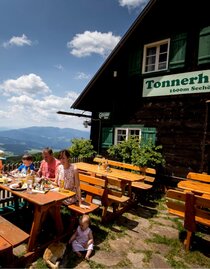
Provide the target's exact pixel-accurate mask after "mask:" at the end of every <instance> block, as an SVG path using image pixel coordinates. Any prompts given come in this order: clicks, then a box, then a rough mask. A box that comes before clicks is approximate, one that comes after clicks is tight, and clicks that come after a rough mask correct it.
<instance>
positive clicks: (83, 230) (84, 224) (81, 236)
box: [69, 215, 93, 260]
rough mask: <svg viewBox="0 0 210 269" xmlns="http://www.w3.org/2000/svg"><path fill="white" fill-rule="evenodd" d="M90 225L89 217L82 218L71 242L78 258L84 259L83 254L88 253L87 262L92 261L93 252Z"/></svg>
mask: <svg viewBox="0 0 210 269" xmlns="http://www.w3.org/2000/svg"><path fill="white" fill-rule="evenodd" d="M89 225H90V218H89V216H88V215H83V216H82V217H81V218H80V221H79V226H78V227H77V230H76V232H75V233H74V234H73V235H72V236H71V238H70V240H69V244H72V249H73V251H74V252H75V253H76V254H77V255H78V257H82V253H81V252H84V251H87V253H86V255H85V259H86V260H89V259H90V255H91V253H92V251H93V234H92V231H91V229H90V228H89ZM80 251H81V252H80Z"/></svg>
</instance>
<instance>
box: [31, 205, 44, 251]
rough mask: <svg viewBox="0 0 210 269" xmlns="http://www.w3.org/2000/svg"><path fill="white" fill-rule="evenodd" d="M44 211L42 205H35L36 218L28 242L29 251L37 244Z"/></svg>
mask: <svg viewBox="0 0 210 269" xmlns="http://www.w3.org/2000/svg"><path fill="white" fill-rule="evenodd" d="M43 212H44V211H43V210H42V208H41V207H39V206H36V207H35V210H34V220H33V223H32V227H31V232H30V238H29V242H28V251H32V250H33V248H34V246H35V242H36V238H37V235H38V231H39V228H40V227H41V219H42V215H43Z"/></svg>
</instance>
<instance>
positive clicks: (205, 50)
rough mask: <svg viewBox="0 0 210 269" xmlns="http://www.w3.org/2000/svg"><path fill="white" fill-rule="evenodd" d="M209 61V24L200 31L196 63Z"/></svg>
mask: <svg viewBox="0 0 210 269" xmlns="http://www.w3.org/2000/svg"><path fill="white" fill-rule="evenodd" d="M209 62H210V26H208V27H205V28H203V29H202V30H201V31H200V39H199V49H198V64H205V63H209Z"/></svg>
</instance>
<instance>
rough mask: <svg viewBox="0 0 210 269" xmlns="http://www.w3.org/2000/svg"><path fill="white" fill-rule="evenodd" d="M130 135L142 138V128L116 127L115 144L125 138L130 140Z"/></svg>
mask: <svg viewBox="0 0 210 269" xmlns="http://www.w3.org/2000/svg"><path fill="white" fill-rule="evenodd" d="M129 137H133V138H137V139H139V141H140V139H141V129H139V128H138V129H137V128H116V129H115V144H118V143H120V142H122V141H124V140H128V138H129Z"/></svg>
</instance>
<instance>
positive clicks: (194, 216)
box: [166, 189, 210, 250]
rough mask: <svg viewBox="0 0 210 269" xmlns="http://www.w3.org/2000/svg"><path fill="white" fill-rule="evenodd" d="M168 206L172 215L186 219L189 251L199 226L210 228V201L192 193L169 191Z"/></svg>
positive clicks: (186, 240) (186, 246)
mask: <svg viewBox="0 0 210 269" xmlns="http://www.w3.org/2000/svg"><path fill="white" fill-rule="evenodd" d="M166 205H167V207H168V212H169V213H170V214H173V215H176V216H178V217H180V218H183V219H184V228H185V229H186V230H187V236H186V239H185V241H184V246H185V249H186V250H189V249H190V245H191V239H192V235H193V233H194V232H196V231H197V224H198V223H199V224H202V225H205V226H208V227H210V199H207V198H204V197H203V196H198V195H195V194H193V193H191V192H184V191H183V192H182V191H178V190H174V189H169V190H168V191H167V193H166Z"/></svg>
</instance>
